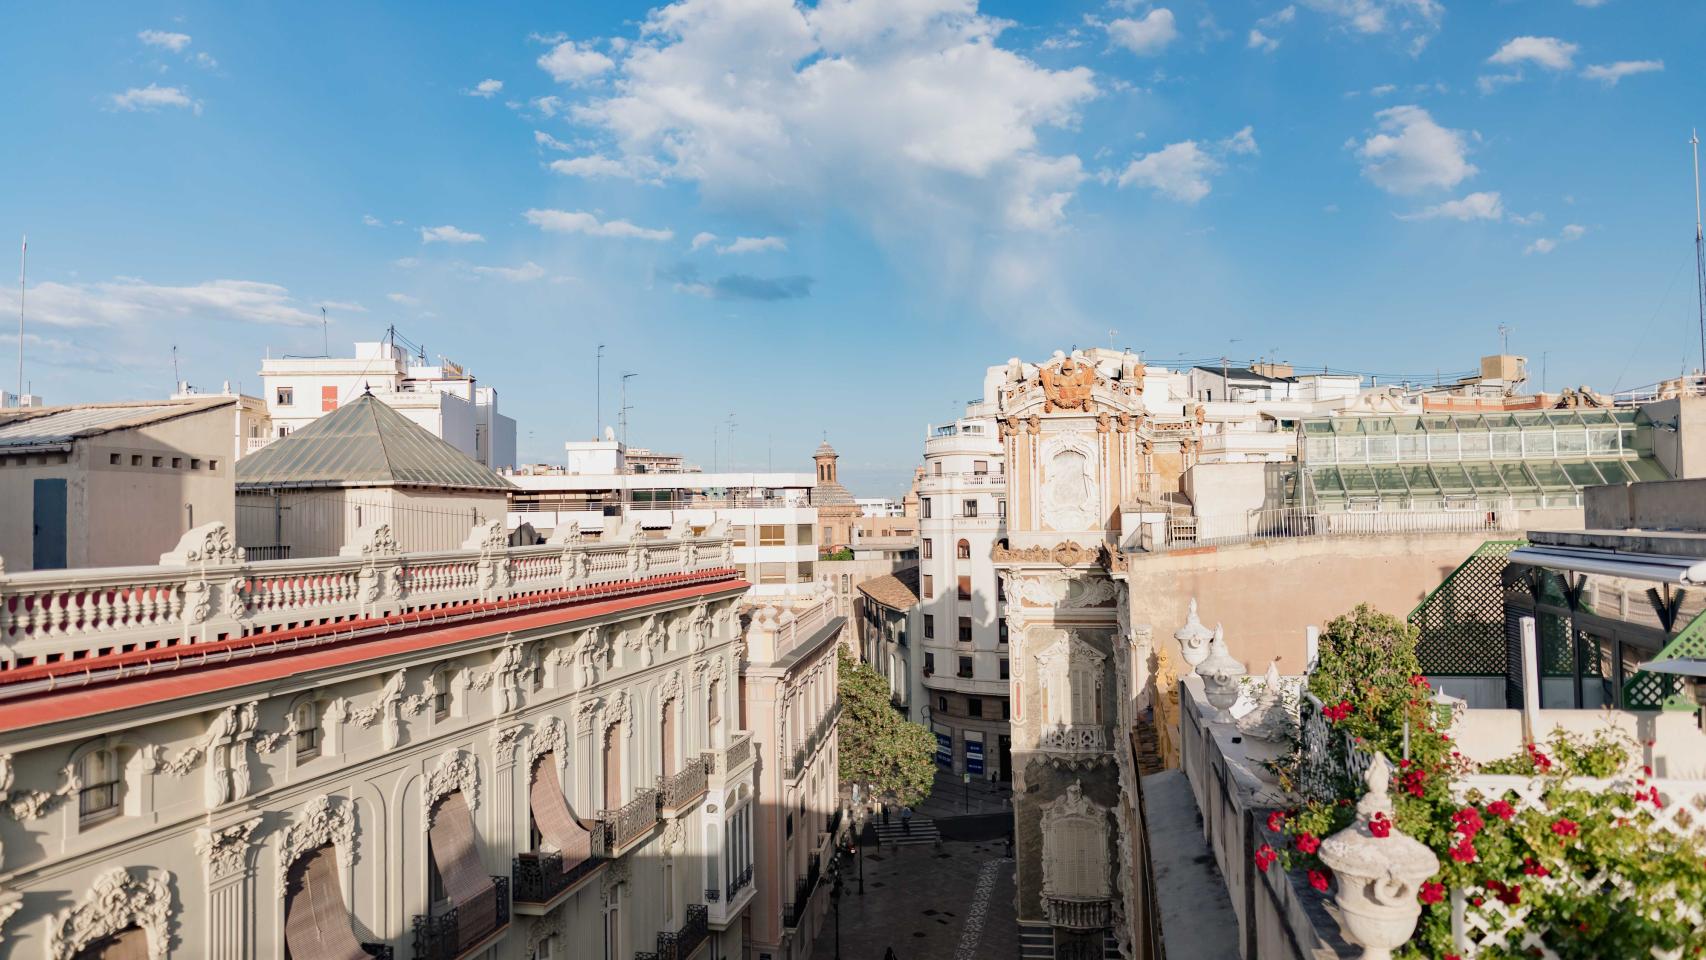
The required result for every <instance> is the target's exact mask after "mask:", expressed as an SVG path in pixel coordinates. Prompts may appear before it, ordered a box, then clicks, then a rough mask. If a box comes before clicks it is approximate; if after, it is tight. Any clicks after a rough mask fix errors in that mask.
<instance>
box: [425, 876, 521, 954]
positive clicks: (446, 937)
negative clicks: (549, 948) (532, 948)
mask: <svg viewBox="0 0 1706 960" xmlns="http://www.w3.org/2000/svg"><path fill="white" fill-rule="evenodd" d="M491 896H492V898H493V903H494V905H495V906H496V910H495V911H494V912H493V915H492V916H493V919H492V923H491V925H490V926H487V927H486V928H485V929H483V930H468V931H464V930H463V929H462V927H461V923H460V922H459V915H458V913H457V910H456V908H455V907H451V908H450V909H448V910H445V911H444V912H443V913H439V914H416V915H415V922H414V935H415V960H460V958H462V957H464V956H467V955H468V954H470V953H472V952H473V950H474V948H475V947H478V946H480V945H482V944H484V943H485V942H486V941H487V940H488V939H489V938H490V937H491V936H492V934H494V933H497V932H498V931H499V930H502V929H503V928H504V927H506V926H509V878H508V877H493V878H492V893H491Z"/></svg>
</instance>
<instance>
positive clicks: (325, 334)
mask: <svg viewBox="0 0 1706 960" xmlns="http://www.w3.org/2000/svg"><path fill="white" fill-rule="evenodd" d="M320 349H321V350H323V351H325V352H324V353H322V354H321V356H325V357H329V356H331V355H332V332H331V330H330V329H329V328H328V327H327V326H326V305H325V304H321V305H320Z"/></svg>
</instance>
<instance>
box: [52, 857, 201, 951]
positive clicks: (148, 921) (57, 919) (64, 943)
mask: <svg viewBox="0 0 1706 960" xmlns="http://www.w3.org/2000/svg"><path fill="white" fill-rule="evenodd" d="M171 880H172V875H171V874H170V873H166V874H165V876H164V878H161V877H158V876H145V877H137V876H134V875H132V874H131V872H130V871H129V870H127V869H125V868H124V867H114V868H112V869H111V870H108V871H107V872H105V873H103V874H101V875H100V876H98V877H96V878H95V883H94V885H93V886H92V887H90V889H89V895H88V896H87V897H85V898H83V900H82V901H81V902H79V903H77V904H76V905H75V906H70V907H66V908H65V909H64V910H61V911H59V912H58V913H56V914H54V915H53V917H52V918H51V919H50V920H49V926H48V937H47V955H48V957H49V960H72V958H73V957H75V956H77V954H78V953H79V952H81V951H82V950H83V948H84V947H87V946H88V945H89V944H91V943H94V942H96V941H97V940H101V939H103V938H105V937H110V936H112V935H113V934H115V933H118V932H119V931H121V930H123V929H125V928H126V927H132V926H134V927H140V928H142V932H143V934H144V935H145V936H146V937H147V938H148V958H149V960H165V958H166V955H167V952H168V950H169V948H170V936H171V931H170V929H169V924H170V921H171V917H172V888H171Z"/></svg>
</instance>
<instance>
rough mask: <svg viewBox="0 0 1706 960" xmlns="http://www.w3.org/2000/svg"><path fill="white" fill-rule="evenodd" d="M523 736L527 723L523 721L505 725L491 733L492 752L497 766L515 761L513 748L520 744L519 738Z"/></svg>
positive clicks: (525, 733)
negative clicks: (508, 725) (510, 725)
mask: <svg viewBox="0 0 1706 960" xmlns="http://www.w3.org/2000/svg"><path fill="white" fill-rule="evenodd" d="M525 736H527V724H525V723H518V724H516V725H515V726H513V727H505V728H503V729H502V730H499V731H497V732H496V733H494V734H492V753H493V754H494V755H495V756H496V757H497V765H498V766H500V767H502V766H507V765H509V764H511V763H514V762H515V748H516V747H517V746H519V745H520V744H521V738H522V737H525Z"/></svg>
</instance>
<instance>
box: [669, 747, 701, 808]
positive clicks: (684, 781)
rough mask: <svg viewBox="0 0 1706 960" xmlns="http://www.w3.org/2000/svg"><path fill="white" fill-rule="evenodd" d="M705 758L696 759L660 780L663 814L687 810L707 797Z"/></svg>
mask: <svg viewBox="0 0 1706 960" xmlns="http://www.w3.org/2000/svg"><path fill="white" fill-rule="evenodd" d="M705 779H706V778H705V758H704V757H702V756H701V757H694V758H693V759H691V760H689V761H687V764H686V766H684V767H682V768H681V769H680V770H677V771H676V772H675V773H672V774H670V775H669V776H667V777H659V778H658V809H659V810H660V811H662V812H663V813H674V812H677V811H681V810H685V809H687V808H688V807H690V806H692V805H693V804H694V803H696V802H697V801H698V800H699V798H700V797H703V796H704V795H705V790H706V782H705Z"/></svg>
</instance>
